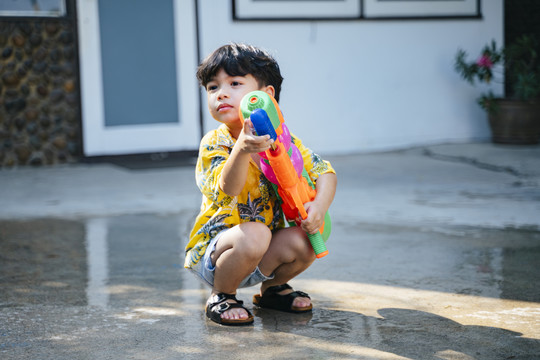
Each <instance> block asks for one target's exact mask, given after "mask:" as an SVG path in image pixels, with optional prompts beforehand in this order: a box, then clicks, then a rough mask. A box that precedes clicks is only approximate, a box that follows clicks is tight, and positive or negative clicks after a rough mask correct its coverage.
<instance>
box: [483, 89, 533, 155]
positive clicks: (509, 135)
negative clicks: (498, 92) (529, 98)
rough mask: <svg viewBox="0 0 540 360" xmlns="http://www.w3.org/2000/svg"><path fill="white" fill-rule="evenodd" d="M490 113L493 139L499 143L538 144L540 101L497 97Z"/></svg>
mask: <svg viewBox="0 0 540 360" xmlns="http://www.w3.org/2000/svg"><path fill="white" fill-rule="evenodd" d="M495 101H496V104H497V106H496V110H495V111H493V112H492V113H490V114H489V124H490V126H491V134H492V141H493V142H494V143H497V144H516V145H526V144H538V143H539V142H540V102H538V101H536V102H525V101H518V100H507V99H496V100H495Z"/></svg>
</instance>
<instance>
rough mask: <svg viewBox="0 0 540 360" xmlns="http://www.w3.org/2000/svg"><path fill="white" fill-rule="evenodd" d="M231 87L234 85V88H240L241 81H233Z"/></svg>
mask: <svg viewBox="0 0 540 360" xmlns="http://www.w3.org/2000/svg"><path fill="white" fill-rule="evenodd" d="M231 85H232V86H238V85H240V82H239V81H233V82H232V83H231Z"/></svg>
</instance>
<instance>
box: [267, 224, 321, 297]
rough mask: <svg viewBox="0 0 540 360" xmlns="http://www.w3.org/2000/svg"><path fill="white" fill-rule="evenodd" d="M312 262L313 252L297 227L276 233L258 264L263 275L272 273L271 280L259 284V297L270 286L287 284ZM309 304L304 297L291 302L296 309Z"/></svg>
mask: <svg viewBox="0 0 540 360" xmlns="http://www.w3.org/2000/svg"><path fill="white" fill-rule="evenodd" d="M313 261H315V252H314V251H313V248H312V246H311V243H310V242H309V240H308V238H307V236H306V234H305V232H304V231H303V230H302V229H301V228H300V227H299V226H295V227H290V228H285V229H281V230H279V231H277V232H276V233H275V234H274V236H273V237H272V241H271V242H270V246H269V247H268V250H267V252H266V254H264V256H263V258H262V260H261V262H260V264H259V269H260V270H261V272H262V273H263V274H264V275H267V276H268V275H270V274H272V273H274V278H273V279H272V280H267V281H265V282H263V283H262V284H261V295H262V294H263V293H264V292H265V291H266V289H267V288H269V287H270V286H275V285H283V284H285V283H287V282H288V281H289V280H291V279H292V278H294V277H296V276H297V275H299V274H300V273H302V272H303V271H304V270H305V269H307V268H308V267H309V266H310V265H311V264H312V263H313ZM293 291H294V290H291V289H288V290H283V291H282V292H280V293H279V294H280V295H286V294H288V293H291V292H293ZM310 304H311V300H310V299H309V298H306V297H297V298H295V299H294V302H293V305H294V306H297V307H306V306H309V305H310Z"/></svg>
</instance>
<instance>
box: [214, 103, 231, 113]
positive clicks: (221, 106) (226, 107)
mask: <svg viewBox="0 0 540 360" xmlns="http://www.w3.org/2000/svg"><path fill="white" fill-rule="evenodd" d="M228 109H232V106H231V105H229V104H220V105H219V106H218V107H217V111H224V110H228Z"/></svg>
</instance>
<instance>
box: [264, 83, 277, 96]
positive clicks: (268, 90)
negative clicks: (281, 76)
mask: <svg viewBox="0 0 540 360" xmlns="http://www.w3.org/2000/svg"><path fill="white" fill-rule="evenodd" d="M263 91H264V92H265V93H267V94H268V95H272V97H274V96H275V95H276V89H274V87H273V86H272V85H266V86H265V87H264V89H263Z"/></svg>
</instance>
